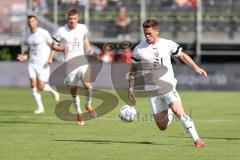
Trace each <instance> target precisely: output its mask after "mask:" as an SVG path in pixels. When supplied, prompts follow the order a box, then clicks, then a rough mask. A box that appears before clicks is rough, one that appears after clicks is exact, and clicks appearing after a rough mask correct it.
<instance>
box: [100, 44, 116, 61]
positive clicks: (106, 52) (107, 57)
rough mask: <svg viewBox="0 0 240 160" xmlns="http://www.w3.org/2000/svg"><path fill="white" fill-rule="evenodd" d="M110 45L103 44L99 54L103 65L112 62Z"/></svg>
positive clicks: (112, 56) (112, 55) (112, 54)
mask: <svg viewBox="0 0 240 160" xmlns="http://www.w3.org/2000/svg"><path fill="white" fill-rule="evenodd" d="M110 45H111V44H108V43H104V44H103V47H102V50H101V52H100V53H99V58H100V59H101V60H102V61H103V62H104V63H112V62H113V60H114V53H113V51H112V50H111V47H110Z"/></svg>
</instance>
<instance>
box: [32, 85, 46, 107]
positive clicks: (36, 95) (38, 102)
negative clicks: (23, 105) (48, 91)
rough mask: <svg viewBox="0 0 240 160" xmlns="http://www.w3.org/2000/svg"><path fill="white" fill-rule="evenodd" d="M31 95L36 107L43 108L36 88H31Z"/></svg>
mask: <svg viewBox="0 0 240 160" xmlns="http://www.w3.org/2000/svg"><path fill="white" fill-rule="evenodd" d="M32 95H33V97H34V99H35V102H36V104H37V107H38V109H44V107H43V103H42V98H41V94H40V93H38V91H37V88H32Z"/></svg>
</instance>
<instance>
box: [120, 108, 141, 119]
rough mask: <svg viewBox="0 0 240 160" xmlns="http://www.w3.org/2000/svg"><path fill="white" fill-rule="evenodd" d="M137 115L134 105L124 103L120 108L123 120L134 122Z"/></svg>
mask: <svg viewBox="0 0 240 160" xmlns="http://www.w3.org/2000/svg"><path fill="white" fill-rule="evenodd" d="M136 116H137V112H136V109H135V108H134V107H133V106H129V105H124V106H122V107H121V108H120V113H119V118H120V119H121V121H123V122H133V121H134V120H135V118H136Z"/></svg>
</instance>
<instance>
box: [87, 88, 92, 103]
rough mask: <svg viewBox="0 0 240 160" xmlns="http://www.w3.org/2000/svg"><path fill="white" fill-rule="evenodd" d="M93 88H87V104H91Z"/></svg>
mask: <svg viewBox="0 0 240 160" xmlns="http://www.w3.org/2000/svg"><path fill="white" fill-rule="evenodd" d="M91 97H92V88H88V89H86V103H87V106H91Z"/></svg>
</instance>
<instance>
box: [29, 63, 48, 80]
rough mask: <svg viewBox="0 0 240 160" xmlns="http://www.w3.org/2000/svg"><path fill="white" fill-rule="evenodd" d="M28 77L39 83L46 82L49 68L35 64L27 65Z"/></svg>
mask: <svg viewBox="0 0 240 160" xmlns="http://www.w3.org/2000/svg"><path fill="white" fill-rule="evenodd" d="M28 75H29V77H30V78H37V79H38V80H40V81H43V82H48V79H49V76H50V67H49V65H46V66H45V67H43V66H40V65H35V64H31V63H30V64H28Z"/></svg>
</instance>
